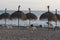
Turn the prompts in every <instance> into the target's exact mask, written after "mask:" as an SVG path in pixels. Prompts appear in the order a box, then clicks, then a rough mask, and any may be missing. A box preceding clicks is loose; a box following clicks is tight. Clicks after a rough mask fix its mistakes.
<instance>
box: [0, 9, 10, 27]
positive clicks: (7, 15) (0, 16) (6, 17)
mask: <svg viewBox="0 0 60 40" xmlns="http://www.w3.org/2000/svg"><path fill="white" fill-rule="evenodd" d="M6 11H7V8H5V13H3V14H1V15H0V19H5V27H6V20H7V19H9V17H10V14H9V13H7V12H6Z"/></svg>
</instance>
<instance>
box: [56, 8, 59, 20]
mask: <svg viewBox="0 0 60 40" xmlns="http://www.w3.org/2000/svg"><path fill="white" fill-rule="evenodd" d="M55 15H56V17H57V20H59V21H60V15H59V14H57V9H56V12H55Z"/></svg>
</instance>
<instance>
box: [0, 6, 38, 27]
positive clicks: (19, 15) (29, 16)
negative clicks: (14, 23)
mask: <svg viewBox="0 0 60 40" xmlns="http://www.w3.org/2000/svg"><path fill="white" fill-rule="evenodd" d="M17 18H18V27H19V19H21V20H27V19H28V20H29V24H30V20H33V19H34V20H35V19H37V16H36V15H34V14H33V13H31V9H30V8H29V13H27V14H24V12H23V11H21V10H20V5H19V6H18V10H17V11H15V12H14V13H12V14H11V15H10V14H9V13H7V8H5V12H4V13H2V14H1V15H0V19H4V20H5V26H6V20H7V19H10V20H12V19H17Z"/></svg>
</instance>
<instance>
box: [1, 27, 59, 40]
mask: <svg viewBox="0 0 60 40" xmlns="http://www.w3.org/2000/svg"><path fill="white" fill-rule="evenodd" d="M0 40H60V31H59V30H55V31H54V30H49V31H48V30H47V29H45V28H39V29H38V30H34V31H32V30H29V29H25V30H21V29H13V30H12V29H0Z"/></svg>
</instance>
